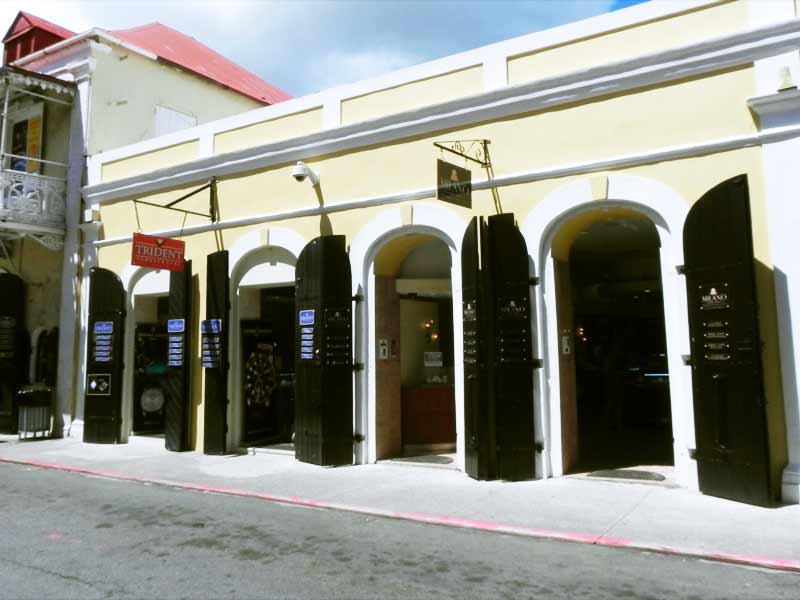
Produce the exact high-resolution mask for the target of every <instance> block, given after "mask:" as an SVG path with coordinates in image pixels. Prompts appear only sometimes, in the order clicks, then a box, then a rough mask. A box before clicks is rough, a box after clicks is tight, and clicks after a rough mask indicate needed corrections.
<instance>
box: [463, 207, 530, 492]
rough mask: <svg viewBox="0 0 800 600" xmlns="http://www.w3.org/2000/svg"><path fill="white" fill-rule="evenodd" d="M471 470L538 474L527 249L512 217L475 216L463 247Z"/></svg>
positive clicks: (501, 475) (520, 476) (512, 477)
mask: <svg viewBox="0 0 800 600" xmlns="http://www.w3.org/2000/svg"><path fill="white" fill-rule="evenodd" d="M461 282H462V288H463V299H462V300H463V318H464V433H465V436H466V439H465V450H466V462H465V466H466V471H467V474H468V475H469V476H470V477H473V478H475V479H506V480H509V481H518V480H524V479H532V478H533V477H534V475H535V473H534V470H535V469H534V466H535V452H536V450H535V439H534V423H533V359H532V349H531V348H532V346H531V342H532V340H531V328H530V319H531V314H530V313H531V311H530V278H529V276H528V251H527V248H526V247H525V241H524V239H523V238H522V235H521V234H520V232H519V230H518V229H517V226H516V224H515V223H514V215H512V214H502V215H494V216H491V217H489V218H488V224H487V223H485V222H484V220H483V218H482V217H480V218H478V217H475V218H473V219H472V221H470V224H469V226H468V227H467V231H466V233H465V235H464V240H463V243H462V246H461Z"/></svg>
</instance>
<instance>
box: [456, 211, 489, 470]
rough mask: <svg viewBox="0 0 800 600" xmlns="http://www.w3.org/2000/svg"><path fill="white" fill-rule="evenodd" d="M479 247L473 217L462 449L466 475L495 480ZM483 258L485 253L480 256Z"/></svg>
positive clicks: (466, 266) (466, 264) (466, 257)
mask: <svg viewBox="0 0 800 600" xmlns="http://www.w3.org/2000/svg"><path fill="white" fill-rule="evenodd" d="M481 243H483V245H484V246H485V245H486V224H485V223H484V221H483V217H481V218H478V217H473V218H472V220H471V221H470V222H469V226H468V227H467V231H466V233H465V234H464V239H463V242H462V245H461V285H462V289H463V292H462V308H463V311H462V314H463V319H464V436H465V440H464V449H465V454H466V456H465V468H466V472H467V475H469V476H470V477H472V478H474V479H481V480H485V479H494V473H495V468H494V453H493V452H490V451H489V448H490V447H493V446H494V444H493V443H490V440H489V435H490V433H493V428H490V427H489V418H490V415H492V414H493V413H494V396H493V395H492V394H490V393H489V372H488V368H487V364H486V361H487V354H488V348H487V347H486V340H487V339H488V338H489V334H488V330H487V326H488V324H489V323H488V322H487V318H486V313H487V312H489V311H488V307H487V299H486V290H485V289H484V281H483V274H482V272H481V268H480V256H481V254H482V253H481V251H480V249H481ZM483 254H484V255H485V251H484V253H483Z"/></svg>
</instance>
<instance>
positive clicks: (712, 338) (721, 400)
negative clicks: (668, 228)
mask: <svg viewBox="0 0 800 600" xmlns="http://www.w3.org/2000/svg"><path fill="white" fill-rule="evenodd" d="M683 236H684V254H685V261H686V265H685V273H686V289H687V294H688V303H689V329H690V334H691V341H692V387H693V393H694V415H695V434H696V440H697V450H696V459H697V466H698V476H699V480H700V489H701V491H702V492H703V493H705V494H709V495H712V496H719V497H722V498H728V499H731V500H738V501H740V502H746V503H749V504H757V505H761V506H764V505H768V504H769V503H770V485H769V457H768V450H767V428H766V415H765V407H764V391H763V379H762V369H761V351H760V350H761V348H760V341H759V335H758V307H757V304H756V286H755V271H754V267H755V265H754V260H753V238H752V228H751V223H750V199H749V194H748V187H747V176H746V175H740V176H738V177H734V178H732V179H729V180H727V181H725V182H723V183H721V184H719V185H718V186H716V187H715V188H713V189H712V190H710V191H709V192H707V193H706V194H705V195H704V196H703V197H702V198H700V200H698V201H697V203H695V205H694V206H693V207H692V209H691V210H690V212H689V216H688V217H687V218H686V223H685V225H684V230H683Z"/></svg>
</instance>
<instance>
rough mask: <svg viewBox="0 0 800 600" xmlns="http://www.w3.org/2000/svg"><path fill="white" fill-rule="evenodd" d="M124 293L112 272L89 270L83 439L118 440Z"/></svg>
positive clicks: (120, 422) (98, 440)
mask: <svg viewBox="0 0 800 600" xmlns="http://www.w3.org/2000/svg"><path fill="white" fill-rule="evenodd" d="M125 297H126V296H125V290H124V289H123V287H122V282H121V281H120V279H119V277H117V275H116V274H115V273H114V272H112V271H109V270H108V269H101V268H99V267H95V268H93V269H92V270H91V271H90V272H89V330H88V332H87V335H88V337H89V339H88V342H89V343H88V344H87V360H86V363H87V365H86V396H85V397H86V403H85V408H84V419H85V423H84V429H83V441H84V442H91V443H97V444H117V443H119V441H120V437H121V428H122V370H123V362H122V359H123V347H124V341H125Z"/></svg>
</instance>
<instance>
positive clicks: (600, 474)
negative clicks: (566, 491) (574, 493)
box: [567, 465, 680, 488]
mask: <svg viewBox="0 0 800 600" xmlns="http://www.w3.org/2000/svg"><path fill="white" fill-rule="evenodd" d="M674 476H675V467H672V466H663V465H638V466H633V467H620V468H608V469H596V470H594V471H585V472H581V473H571V474H569V475H567V477H570V478H573V479H585V480H595V481H598V480H599V481H607V482H612V483H626V484H631V483H633V484H642V485H655V486H659V487H668V488H678V487H680V486H679V485H678V484H677V483H676V482H675V478H674Z"/></svg>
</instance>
